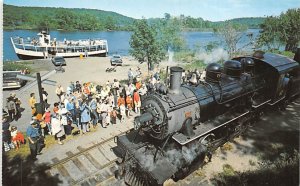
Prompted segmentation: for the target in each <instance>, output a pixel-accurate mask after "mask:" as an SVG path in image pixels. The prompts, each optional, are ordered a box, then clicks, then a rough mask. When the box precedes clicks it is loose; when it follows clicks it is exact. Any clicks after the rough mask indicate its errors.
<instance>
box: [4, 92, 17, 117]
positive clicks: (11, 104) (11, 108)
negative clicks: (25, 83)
mask: <svg viewBox="0 0 300 186" xmlns="http://www.w3.org/2000/svg"><path fill="white" fill-rule="evenodd" d="M14 97H15V96H14V94H13V93H12V94H10V96H9V97H8V98H7V99H6V108H7V111H8V115H9V120H10V121H13V120H14V119H15V118H16V115H17V107H16V103H15V100H14Z"/></svg>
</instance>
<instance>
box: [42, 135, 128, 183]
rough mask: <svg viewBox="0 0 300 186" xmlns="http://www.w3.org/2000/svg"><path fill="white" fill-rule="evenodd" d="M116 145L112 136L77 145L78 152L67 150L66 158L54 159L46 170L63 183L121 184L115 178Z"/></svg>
mask: <svg viewBox="0 0 300 186" xmlns="http://www.w3.org/2000/svg"><path fill="white" fill-rule="evenodd" d="M128 131H129V130H127V131H124V132H122V133H120V134H118V135H121V134H125V133H127V132H128ZM115 146H116V144H115V142H114V137H111V138H108V139H106V140H104V141H102V142H100V143H97V144H95V145H93V146H91V147H88V148H81V147H77V148H78V150H79V152H78V153H75V154H74V153H72V152H67V153H66V154H67V157H66V158H64V159H61V160H58V159H57V158H54V159H52V161H53V162H54V163H53V164H51V165H50V168H49V169H48V170H47V171H46V172H47V173H48V174H50V175H51V176H58V177H59V179H61V180H62V181H63V183H62V184H63V185H82V186H92V185H121V183H117V182H118V180H116V179H114V172H115V170H117V165H116V163H115V162H116V160H117V156H116V155H115V154H114V152H113V151H112V150H111V148H113V147H115Z"/></svg>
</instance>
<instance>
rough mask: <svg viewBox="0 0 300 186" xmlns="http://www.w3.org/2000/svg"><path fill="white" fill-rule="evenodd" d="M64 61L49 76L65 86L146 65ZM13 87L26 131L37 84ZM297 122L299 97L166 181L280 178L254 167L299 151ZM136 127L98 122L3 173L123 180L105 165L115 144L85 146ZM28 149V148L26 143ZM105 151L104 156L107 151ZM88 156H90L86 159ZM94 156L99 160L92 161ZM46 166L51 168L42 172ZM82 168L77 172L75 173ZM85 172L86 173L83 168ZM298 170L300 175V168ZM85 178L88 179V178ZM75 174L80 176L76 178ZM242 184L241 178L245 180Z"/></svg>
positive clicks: (44, 68)
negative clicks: (205, 160) (183, 175)
mask: <svg viewBox="0 0 300 186" xmlns="http://www.w3.org/2000/svg"><path fill="white" fill-rule="evenodd" d="M66 61H67V66H65V67H63V68H64V69H65V72H64V73H55V74H54V75H52V76H51V77H50V78H48V79H49V80H53V81H56V82H57V83H58V84H61V85H62V86H63V87H64V89H66V87H67V86H68V85H69V83H70V82H71V81H73V82H75V81H77V80H78V81H80V83H83V82H94V83H96V84H102V85H103V84H105V83H106V82H107V81H108V80H109V81H110V82H112V81H113V79H118V80H124V79H127V72H128V70H129V68H132V69H133V70H136V69H137V66H139V67H140V68H141V70H142V72H143V75H144V76H146V75H147V65H146V64H140V63H138V62H137V61H136V60H133V59H132V58H130V57H124V58H123V61H124V64H123V66H118V67H117V68H116V72H110V73H108V72H105V70H106V68H111V65H110V61H109V58H108V57H107V58H99V57H90V58H85V59H78V58H73V59H66ZM30 65H31V67H32V69H34V71H40V72H41V74H42V75H43V74H46V73H47V72H49V71H51V70H54V66H53V65H52V63H51V62H50V61H49V60H40V61H34V63H33V64H30ZM168 65H169V66H170V65H171V66H174V65H176V63H169V62H163V63H162V65H161V66H160V68H165V67H166V66H168ZM43 87H44V88H45V90H46V91H47V92H48V93H49V96H48V103H50V104H53V103H54V102H56V101H57V100H58V98H57V96H56V94H55V86H51V85H43ZM13 91H14V92H16V94H17V97H18V98H20V99H21V102H22V107H23V108H25V110H24V111H23V112H22V117H21V118H20V119H19V120H18V121H17V122H16V121H14V122H12V123H11V125H15V126H17V127H18V129H19V131H21V132H25V131H26V128H27V127H28V126H29V121H30V120H31V110H30V107H29V104H28V100H29V97H30V96H29V94H30V93H31V92H34V93H35V94H36V95H38V90H37V85H35V86H33V87H32V88H31V89H29V90H26V91H24V92H22V93H19V92H18V90H13ZM11 92H12V91H3V103H5V98H6V97H8V96H9V93H11ZM37 100H38V96H37ZM299 121H300V99H299V98H298V99H297V100H296V101H295V102H294V103H292V104H290V105H289V106H288V108H287V110H286V111H285V112H282V111H278V110H273V111H272V112H266V113H265V115H264V116H263V117H262V119H261V120H260V121H259V122H258V123H256V124H255V125H253V126H252V127H250V128H249V129H248V130H247V131H246V133H245V134H243V135H242V136H241V137H239V138H236V139H235V140H233V141H232V142H228V143H226V144H225V145H224V146H223V147H222V148H219V149H218V150H217V151H216V152H215V153H214V154H213V158H212V162H210V163H207V164H205V165H204V167H202V168H199V169H198V170H196V171H194V172H193V173H192V174H190V175H189V176H188V177H186V178H185V179H184V180H180V181H178V182H173V181H172V180H169V181H167V182H166V183H165V185H174V186H175V185H176V186H177V185H180V186H185V185H216V184H218V185H219V184H220V183H221V184H222V183H223V184H224V185H226V183H227V184H228V180H227V179H234V178H236V179H239V178H246V179H255V178H259V177H263V175H264V174H267V175H271V176H274V177H276V176H277V177H279V175H276V174H274V175H273V174H270V173H269V172H263V171H261V172H260V174H257V173H256V172H255V171H257V170H258V169H261V167H262V164H263V163H265V162H269V161H271V162H276V161H277V160H278V159H280V158H281V159H284V158H285V157H290V156H292V155H293V154H296V155H297V156H299V124H300V123H299ZM132 126H133V124H132V118H131V119H130V120H128V122H126V123H125V124H124V123H123V124H120V123H119V124H117V125H113V126H109V127H108V128H105V129H104V128H102V127H98V128H97V130H96V131H94V132H92V133H90V134H85V135H82V136H78V137H76V138H74V139H72V140H68V141H66V142H65V144H64V145H62V146H61V145H58V144H53V145H52V146H51V147H49V148H47V149H44V150H43V151H42V153H43V154H42V155H40V156H38V161H36V162H35V165H34V166H32V164H31V163H30V161H29V160H27V159H26V160H24V159H20V158H15V159H12V160H9V162H8V164H4V165H3V166H4V167H5V165H7V166H12V167H10V170H11V171H8V174H11V175H3V176H8V177H12V176H16V175H18V177H17V179H15V180H16V181H17V182H16V183H19V185H21V182H22V183H24V184H23V185H26V184H25V183H27V184H28V183H32V182H35V183H39V182H41V181H42V182H43V183H45V185H57V184H59V185H70V184H71V183H72V184H77V185H86V184H89V185H120V182H119V181H117V180H115V179H114V178H113V177H111V175H112V174H111V173H112V172H113V169H114V168H112V167H113V166H112V167H109V166H108V167H105V166H104V165H107V163H108V162H110V161H112V160H113V159H114V157H112V155H109V154H110V153H109V152H107V150H108V149H109V147H112V146H113V144H111V143H109V144H104V145H103V144H101V146H99V147H97V149H96V150H93V149H91V152H90V151H89V152H86V151H84V149H88V148H90V147H93V146H95V145H96V144H97V143H101V142H103V141H105V140H106V139H109V138H111V137H113V136H115V135H117V134H119V133H121V132H124V131H126V130H128V129H130V128H132ZM26 148H28V145H27V144H26ZM98 151H99V152H98ZM79 153H82V154H79ZM87 153H89V154H87ZM77 154H78V155H77ZM97 154H98V155H99V156H98V155H97ZM103 154H104V155H106V156H103ZM97 156H98V159H97ZM100 156H103V158H105V160H104V162H99V161H100V159H101V158H102V157H101V158H100V159H99V157H100ZM68 157H75V159H72V160H70V161H64V162H62V161H63V160H66V159H68ZM90 157H93V158H90ZM89 158H90V159H92V160H89V161H85V160H86V159H89ZM95 159H96V163H94V164H93V165H90V164H89V162H91V161H94V160H95ZM97 162H98V163H99V165H100V166H98V167H97V165H95V164H97ZM59 163H61V164H59ZM63 163H64V165H63ZM54 164H56V167H55V168H54V169H53V168H51V167H52V165H54ZM57 167H58V168H57ZM298 167H299V161H298ZM105 168H106V169H105ZM44 169H47V170H48V171H46V172H45V171H44V172H42V171H39V170H44ZM13 170H14V171H16V172H17V173H16V172H14V171H13ZM49 170H50V171H49ZM78 170H79V172H76V171H78ZM297 170H298V169H297ZM84 171H87V172H85V173H82V172H84ZM90 171H91V172H90ZM80 172H81V173H80ZM20 173H21V174H20ZM242 173H245V174H246V173H247V174H249V175H251V174H252V175H251V176H252V177H242V176H241V174H242ZM296 173H297V172H296ZM256 174H257V175H256ZM101 175H102V176H101ZM105 175H106V176H105ZM297 175H299V171H298V173H297ZM255 176H256V177H255ZM83 178H87V179H88V180H89V181H86V180H84V179H83ZM76 179H77V180H79V181H76ZM240 183H243V181H241V182H240ZM298 183H299V182H298Z"/></svg>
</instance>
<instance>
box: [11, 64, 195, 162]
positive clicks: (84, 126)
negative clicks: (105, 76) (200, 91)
mask: <svg viewBox="0 0 300 186" xmlns="http://www.w3.org/2000/svg"><path fill="white" fill-rule="evenodd" d="M193 74H196V75H197V79H198V78H199V77H200V74H199V73H197V72H196V71H195V72H187V73H184V74H183V82H185V81H188V79H190V78H191V79H192V75H193ZM125 82H126V83H120V82H119V81H118V80H117V79H114V80H113V81H107V82H106V83H105V84H103V85H100V84H94V83H91V82H85V83H81V82H79V81H76V82H75V83H74V82H70V84H69V85H68V86H67V87H65V88H64V87H62V86H61V85H58V86H57V87H56V89H55V91H54V93H55V94H56V95H57V98H56V101H55V102H54V103H52V104H50V103H48V98H47V97H48V93H47V92H46V91H45V90H44V89H43V90H42V96H43V101H44V105H43V108H45V111H44V113H43V114H41V113H39V111H38V109H37V101H36V98H35V94H34V93H31V94H30V99H29V106H30V107H31V113H32V121H30V126H29V127H28V129H27V132H26V133H27V137H28V142H29V147H30V150H31V155H32V158H33V159H35V158H36V155H37V154H38V153H39V152H40V151H41V149H42V147H43V137H45V135H47V134H48V135H53V136H55V138H56V139H57V141H58V144H63V142H62V139H63V137H64V136H65V135H71V134H74V133H75V131H76V132H77V133H81V134H85V133H87V132H89V131H90V129H91V127H93V128H96V127H97V126H101V127H102V128H106V127H108V126H109V125H114V124H119V123H124V122H125V120H126V118H130V117H131V116H132V115H133V114H136V115H138V114H140V108H141V103H142V100H143V99H144V97H145V95H146V94H148V93H153V92H155V91H158V92H160V93H166V91H167V88H166V85H165V84H164V83H163V82H161V81H160V73H159V72H157V73H154V74H153V75H151V76H150V77H149V78H147V79H143V78H142V74H141V70H140V69H139V68H137V69H136V70H135V71H133V70H132V69H129V71H128V80H127V81H125ZM20 104H21V103H20V102H19V100H18V99H17V98H16V97H15V94H13V93H12V94H11V95H10V97H9V98H8V99H7V110H8V117H7V121H12V120H16V119H17V115H18V108H19V107H20ZM74 128H78V129H79V130H73V129H74ZM9 131H15V128H13V130H11V129H9ZM78 131H79V132H78ZM14 135H15V133H14ZM11 136H13V135H11ZM15 139H16V138H15ZM18 139H19V138H18ZM6 141H7V140H6ZM20 143H22V140H18V142H17V143H14V142H12V143H7V144H6V147H9V145H10V144H15V145H14V146H17V147H18V146H19V144H20ZM7 149H8V148H7Z"/></svg>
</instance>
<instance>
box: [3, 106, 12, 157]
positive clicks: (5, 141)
mask: <svg viewBox="0 0 300 186" xmlns="http://www.w3.org/2000/svg"><path fill="white" fill-rule="evenodd" d="M8 117H9V116H8V114H7V113H6V112H5V111H4V110H3V113H2V141H3V147H4V151H5V152H7V151H9V150H10V149H11V145H10V144H11V135H10V131H9V127H10V124H9V121H8Z"/></svg>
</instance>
